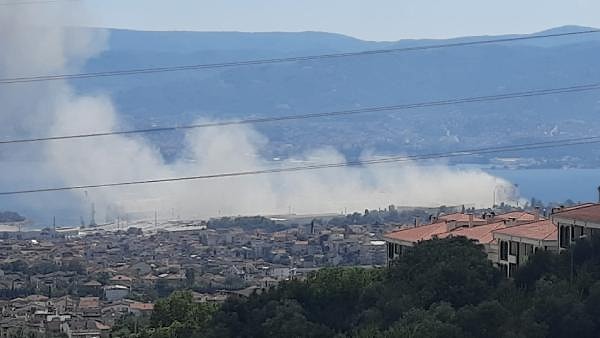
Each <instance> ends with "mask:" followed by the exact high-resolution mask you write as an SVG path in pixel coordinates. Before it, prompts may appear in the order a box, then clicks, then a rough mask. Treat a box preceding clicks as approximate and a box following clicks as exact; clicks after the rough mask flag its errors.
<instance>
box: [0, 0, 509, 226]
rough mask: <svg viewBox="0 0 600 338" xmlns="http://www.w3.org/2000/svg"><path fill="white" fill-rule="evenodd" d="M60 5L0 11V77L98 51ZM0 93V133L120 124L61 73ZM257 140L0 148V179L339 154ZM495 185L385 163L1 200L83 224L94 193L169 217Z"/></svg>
mask: <svg viewBox="0 0 600 338" xmlns="http://www.w3.org/2000/svg"><path fill="white" fill-rule="evenodd" d="M63 6H64V5H60V4H55V5H53V7H52V9H51V10H48V8H43V9H42V8H39V7H35V6H32V7H27V6H17V7H18V8H10V9H9V10H7V11H6V12H4V11H3V12H0V31H1V32H2V34H1V35H0V46H2V53H0V75H1V76H2V77H17V76H30V75H37V74H60V73H68V72H74V71H77V70H78V68H79V67H80V66H81V65H82V64H84V63H85V61H86V60H87V59H88V58H90V57H92V56H94V55H96V54H97V53H98V52H100V51H102V49H103V48H104V47H105V41H106V36H104V35H103V34H100V33H98V31H97V30H96V31H88V30H83V29H67V28H65V24H66V23H68V24H73V23H75V24H76V23H77V21H74V20H75V19H77V20H80V19H81V18H85V15H81V14H82V13H83V9H82V8H81V7H79V6H80V4H78V3H69V4H68V6H66V7H63ZM0 102H2V108H1V110H0V136H2V137H3V138H14V137H24V136H45V135H65V134H78V133H88V132H97V131H108V130H120V129H124V128H125V126H123V124H122V122H121V121H119V114H118V112H117V111H116V110H115V108H114V106H113V104H112V102H111V100H110V98H109V97H106V96H101V95H97V96H92V95H78V94H76V93H74V91H73V89H72V88H70V86H69V84H68V83H66V82H50V83H34V84H21V85H15V86H2V87H0ZM266 146H268V140H267V139H266V138H265V137H264V136H262V135H260V134H259V133H258V132H256V131H255V130H253V129H252V128H250V127H247V126H230V127H221V128H206V129H200V130H195V131H191V132H189V133H188V134H187V136H186V149H184V151H183V153H184V154H185V160H179V161H176V162H175V163H166V162H165V160H164V159H163V158H162V157H161V155H160V152H159V151H158V149H156V148H155V147H153V146H152V145H151V144H150V143H149V142H148V141H146V140H145V139H144V138H143V137H141V136H137V137H129V136H115V137H101V138H89V139H83V140H71V141H55V142H46V143H37V144H29V145H20V146H16V147H11V148H8V147H7V146H4V147H3V146H0V147H1V148H0V168H1V169H2V171H1V173H2V175H1V176H2V177H1V178H0V188H1V190H3V191H6V190H13V189H27V188H36V187H49V186H60V185H87V184H98V183H109V182H123V181H131V180H144V179H156V178H165V177H178V176H190V175H205V174H216V173H230V172H237V171H249V170H250V171H251V170H262V169H266V168H273V167H288V166H298V165H299V164H301V163H311V164H314V163H337V162H343V161H344V158H343V156H342V155H341V154H340V153H339V152H337V151H336V150H335V149H331V148H324V149H317V150H315V151H312V152H310V153H306V154H298V156H296V157H295V158H294V159H290V160H286V161H279V162H272V161H268V160H266V159H263V158H261V157H260V155H259V154H260V153H261V149H263V147H266ZM365 156H367V155H365ZM496 187H503V190H506V187H510V184H509V183H508V182H506V181H503V180H500V179H497V178H495V177H493V176H491V175H488V174H486V173H483V172H481V171H478V170H459V169H450V168H448V167H445V166H443V165H435V166H433V165H430V166H427V167H423V166H421V167H419V166H416V165H414V164H412V165H406V164H405V165H399V164H395V165H380V166H372V167H368V168H335V169H326V170H318V171H303V172H295V173H287V174H274V175H256V176H245V177H235V178H222V179H214V180H201V181H186V182H177V183H164V184H151V185H143V186H135V187H132V186H130V187H122V188H104V189H90V190H88V191H72V192H64V193H42V194H37V195H27V196H19V197H11V198H10V200H9V199H8V198H3V199H1V200H0V209H2V206H3V205H6V206H20V207H21V208H23V209H24V210H36V209H37V210H43V213H45V214H47V215H48V218H50V217H51V215H50V214H51V213H54V212H60V210H76V211H75V213H78V214H77V215H74V216H75V217H72V218H71V219H77V218H78V217H79V215H84V216H85V218H86V222H87V221H89V216H88V215H89V213H90V211H89V210H90V206H91V204H92V203H94V204H95V206H96V210H98V217H97V220H98V221H99V222H101V221H102V220H103V218H104V216H108V217H115V216H117V215H118V216H121V217H125V216H124V215H131V217H135V215H138V216H141V215H148V214H153V213H154V211H155V210H158V211H159V213H160V214H161V215H162V216H165V215H168V216H169V217H171V216H175V215H179V216H181V217H209V216H217V215H249V214H280V213H285V212H287V211H288V210H290V208H291V209H292V211H293V212H295V213H318V212H339V211H341V210H343V209H348V210H363V209H365V208H377V207H381V206H386V205H388V204H396V205H411V206H437V205H442V204H445V205H459V204H469V205H476V206H489V205H490V204H491V203H492V200H493V198H494V194H495V193H493V192H494V190H495V189H496ZM509 190H510V189H509ZM499 199H501V198H500V197H499ZM105 213H108V215H103V214H105Z"/></svg>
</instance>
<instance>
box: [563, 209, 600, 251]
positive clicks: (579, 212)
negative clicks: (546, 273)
mask: <svg viewBox="0 0 600 338" xmlns="http://www.w3.org/2000/svg"><path fill="white" fill-rule="evenodd" d="M551 219H552V223H553V224H554V225H555V226H556V227H557V229H558V249H559V250H565V249H567V248H569V246H571V245H572V244H574V243H575V242H576V241H578V240H580V239H583V238H589V237H592V236H598V235H600V204H591V203H588V204H582V205H578V206H574V207H570V208H556V209H554V210H553V211H552V216H551Z"/></svg>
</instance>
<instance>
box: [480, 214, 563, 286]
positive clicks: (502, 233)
mask: <svg viewBox="0 0 600 338" xmlns="http://www.w3.org/2000/svg"><path fill="white" fill-rule="evenodd" d="M492 234H493V238H494V241H495V242H496V245H497V246H498V248H499V252H498V255H497V256H496V259H495V260H492V261H493V262H495V263H497V264H498V267H499V268H500V269H501V270H502V272H503V273H504V275H505V276H506V277H513V276H514V274H515V272H516V271H517V268H518V267H519V266H520V265H522V264H525V263H527V261H528V260H529V257H530V256H531V255H533V254H534V253H535V252H537V251H538V250H546V251H557V250H558V246H557V245H558V244H557V243H558V230H557V228H556V226H555V225H554V224H553V223H552V221H551V220H541V221H537V222H529V223H525V224H518V225H514V226H509V227H505V228H503V229H497V230H494V231H493V233H492Z"/></svg>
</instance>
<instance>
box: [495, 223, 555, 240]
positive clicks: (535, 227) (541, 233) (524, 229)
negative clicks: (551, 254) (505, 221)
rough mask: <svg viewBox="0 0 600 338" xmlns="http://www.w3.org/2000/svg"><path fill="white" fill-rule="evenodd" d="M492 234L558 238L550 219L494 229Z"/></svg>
mask: <svg viewBox="0 0 600 338" xmlns="http://www.w3.org/2000/svg"><path fill="white" fill-rule="evenodd" d="M494 234H501V235H506V236H511V237H519V238H527V239H533V240H537V241H556V240H558V231H557V228H556V226H555V225H554V224H553V223H552V221H550V220H543V221H539V222H532V223H526V224H520V225H515V226H511V227H508V228H505V229H500V230H496V231H494Z"/></svg>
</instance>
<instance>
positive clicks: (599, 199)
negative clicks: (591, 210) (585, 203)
mask: <svg viewBox="0 0 600 338" xmlns="http://www.w3.org/2000/svg"><path fill="white" fill-rule="evenodd" d="M598 203H600V186H598Z"/></svg>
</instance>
